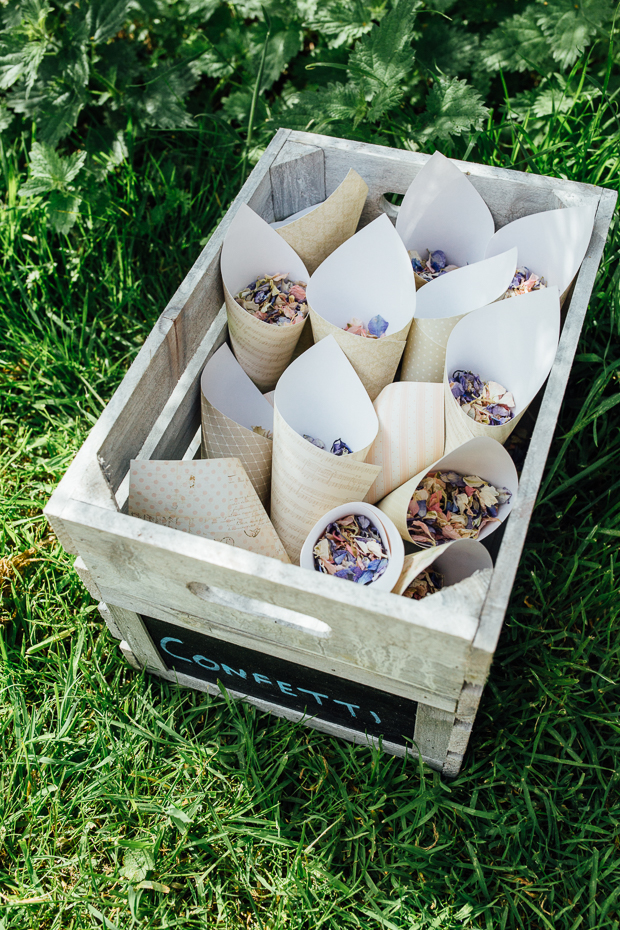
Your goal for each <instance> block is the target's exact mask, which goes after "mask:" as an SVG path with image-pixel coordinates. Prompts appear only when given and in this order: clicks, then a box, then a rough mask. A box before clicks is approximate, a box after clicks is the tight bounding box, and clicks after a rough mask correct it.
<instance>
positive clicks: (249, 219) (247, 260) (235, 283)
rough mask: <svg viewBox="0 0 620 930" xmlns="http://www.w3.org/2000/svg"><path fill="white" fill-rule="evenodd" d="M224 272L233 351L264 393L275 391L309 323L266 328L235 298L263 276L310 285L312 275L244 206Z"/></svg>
mask: <svg viewBox="0 0 620 930" xmlns="http://www.w3.org/2000/svg"><path fill="white" fill-rule="evenodd" d="M220 267H221V271H222V281H223V284H224V297H225V300H226V311H227V315H228V330H229V333H230V341H231V343H232V347H233V351H234V353H235V355H236V357H237V359H238V361H239V364H240V365H241V367H242V368H243V370H244V371H245V372H246V373H247V374H248V375H249V376H250V378H251V379H252V381H253V382H254V384H256V386H257V387H258V388H260V390H261V391H263V392H264V391H271V390H273V388H274V387H275V385H276V382H277V380H278V378H279V377H280V375H281V374H282V372H283V371H284V369H285V368H286V366H287V365H288V364H289V362H290V360H291V358H292V355H293V352H294V351H295V346H296V345H297V341H298V340H299V337H300V336H301V333H302V330H303V327H304V326H305V324H306V322H307V319H306V320H304V322H303V323H296V324H294V325H290V326H276V325H274V324H272V323H265V321H264V320H257V319H256V317H254V316H252V315H251V314H250V313H248V312H247V311H246V310H244V309H243V308H242V307H240V306H239V304H238V303H237V302H236V300H235V294H238V293H239V291H241V290H243V289H244V288H245V287H247V286H248V284H250V283H251V282H252V281H255V280H256V278H257V277H262V276H263V275H265V274H277V273H278V272H281V273H284V274H287V275H288V276H289V278H290V279H291V280H292V281H304V282H306V284H307V283H308V281H309V279H310V275H309V274H308V270H307V268H306V266H305V265H304V263H303V262H302V260H301V259H300V258H299V256H298V255H297V253H296V252H295V251H294V250H293V249H292V248H291V247H290V245H289V244H288V243H287V242H285V241H284V239H282V237H281V236H279V235H278V233H277V232H276V231H275V230H274V229H272V228H271V227H270V226H269V224H268V223H266V222H265V221H264V220H263V219H261V218H260V216H258V215H257V214H256V213H254V211H253V210H251V209H250V207H248V206H247V205H246V204H241V205H240V206H239V209H238V211H237V213H236V215H235V217H234V219H233V221H232V223H231V224H230V227H229V229H228V232H227V234H226V238H225V239H224V244H223V246H222V256H221V259H220Z"/></svg>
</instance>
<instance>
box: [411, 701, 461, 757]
mask: <svg viewBox="0 0 620 930" xmlns="http://www.w3.org/2000/svg"><path fill="white" fill-rule="evenodd" d="M453 730H454V714H453V713H449V712H447V711H445V710H440V709H439V708H437V707H431V706H430V705H428V704H419V705H418V712H417V714H416V722H415V733H414V737H413V738H414V740H415V743H416V746H417V747H418V749H419V750H420V752H421V754H422V758H430V759H437V760H441V761H442V763H443V760H445V758H446V752H447V751H448V744H449V742H450V738H451V735H452V731H453Z"/></svg>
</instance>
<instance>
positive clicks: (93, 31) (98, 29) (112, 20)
mask: <svg viewBox="0 0 620 930" xmlns="http://www.w3.org/2000/svg"><path fill="white" fill-rule="evenodd" d="M128 15H129V11H128V6H127V3H126V2H125V0H89V3H88V6H87V16H88V27H89V28H88V33H89V37H90V39H91V41H92V42H96V43H98V42H107V41H108V40H109V39H112V38H113V37H114V36H115V35H117V33H118V32H120V30H121V28H122V27H123V25H124V24H125V22H126V21H127V18H128Z"/></svg>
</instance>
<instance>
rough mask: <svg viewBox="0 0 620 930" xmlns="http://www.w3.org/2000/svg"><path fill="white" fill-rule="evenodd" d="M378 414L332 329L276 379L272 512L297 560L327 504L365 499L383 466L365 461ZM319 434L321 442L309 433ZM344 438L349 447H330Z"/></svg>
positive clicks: (277, 528) (317, 435)
mask: <svg viewBox="0 0 620 930" xmlns="http://www.w3.org/2000/svg"><path fill="white" fill-rule="evenodd" d="M378 425H379V424H378V421H377V415H376V413H375V411H374V409H373V406H372V403H371V402H370V399H369V397H368V394H367V393H366V391H365V390H364V386H363V384H362V383H361V381H360V380H359V378H358V377H357V375H356V374H355V371H354V370H353V368H352V366H351V364H350V362H349V361H348V360H347V358H346V356H345V355H344V353H343V352H342V350H341V349H340V348H339V346H338V344H337V343H336V341H335V339H333V338H331V337H329V336H328V337H327V339H323V340H322V341H321V342H319V343H317V344H316V345H315V346H313V347H312V348H311V349H308V351H307V352H305V353H304V354H303V355H302V356H300V358H298V359H296V361H295V362H293V364H292V365H290V366H289V368H287V370H286V371H285V372H284V374H283V375H282V377H281V378H280V380H279V381H278V385H277V387H276V396H275V415H274V431H273V463H272V471H271V519H272V520H273V524H274V526H275V527H276V531H277V532H278V535H279V536H280V538H281V539H282V542H283V543H284V547H285V549H286V551H287V552H288V554H289V556H290V558H291V561H293V562H295V563H297V562H298V560H299V554H300V552H301V548H302V546H303V544H304V540H305V538H306V536H307V535H308V533H309V532H310V530H311V528H312V527H313V526H314V524H315V523H316V521H317V520H318V519H319V518H320V517H321V516H322V515H323V514H325V513H327V511H328V510H331V509H332V508H333V507H337V506H338V505H339V504H346V503H347V502H349V501H358V500H362V499H363V498H364V496H365V495H366V493H367V491H368V489H369V487H370V486H371V484H372V483H373V481H374V480H375V478H376V477H377V474H378V472H379V467H378V466H375V465H367V464H366V462H365V461H364V459H365V457H366V454H367V453H368V450H369V448H370V446H371V444H372V442H373V440H374V439H375V436H376V435H377V429H378ZM304 434H307V435H309V436H312V437H313V438H315V439H321V440H322V441H323V442H324V443H325V445H326V447H327V449H319V448H317V447H316V446H314V445H313V444H312V443H310V442H308V441H307V440H306V439H304V438H303V435H304ZM336 439H342V440H344V442H346V443H347V445H348V446H349V447H350V448H351V449H352V450H353V453H352V454H351V455H344V456H337V455H332V454H331V453H330V452H329V451H328V450H329V448H330V447H331V444H332V442H333V441H334V440H336Z"/></svg>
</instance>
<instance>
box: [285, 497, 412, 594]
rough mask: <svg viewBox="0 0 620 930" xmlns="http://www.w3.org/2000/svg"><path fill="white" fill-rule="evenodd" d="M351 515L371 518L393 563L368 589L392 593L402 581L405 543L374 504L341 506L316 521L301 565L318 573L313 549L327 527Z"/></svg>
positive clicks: (301, 559) (302, 554) (302, 552)
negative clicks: (395, 586) (399, 581)
mask: <svg viewBox="0 0 620 930" xmlns="http://www.w3.org/2000/svg"><path fill="white" fill-rule="evenodd" d="M350 513H352V514H355V515H362V516H364V517H368V519H369V520H370V521H371V522H372V523H373V525H374V526H375V527H376V529H377V530H378V531H379V535H380V536H381V540H382V542H383V547H384V549H385V551H386V552H387V553H388V556H389V560H390V561H389V564H388V567H387V568H386V570H385V571H384V573H383V574H382V575H381V577H380V578H378V579H377V580H376V581H373V582H372V583H371V584H369V585H367V587H369V588H372V590H373V591H379V590H382V591H391V590H392V588H393V587H394V585H395V584H396V583H397V581H398V579H399V578H400V575H401V572H402V567H403V562H404V559H405V547H404V546H403V541H402V539H401V538H400V535H399V532H398V530H397V529H396V527H395V526H394V524H393V523H392V521H391V520H390V518H389V517H387V516H386V515H385V514H384V513H382V512H381V511H380V510H379V509H378V508H377V507H373V506H372V504H367V503H365V502H362V501H354V502H353V503H347V504H340V506H339V507H334V508H333V509H332V510H330V511H329V513H326V514H323V516H322V517H320V518H319V519H318V520H317V522H316V523H315V524H314V526H313V527H312V529H311V530H310V532H309V533H308V535H307V537H306V540H305V542H304V544H303V547H302V550H301V555H300V558H299V564H300V566H301V568H307V569H310V571H312V572H314V571H316V568H315V565H314V546H315V544H316V542H317V540H318V539H319V537H320V536H322V535H323V532H324V530H325V528H326V527H327V526H328V524H330V523H333V522H334V520H340V519H341V518H342V517H346V516H347V515H348V514H350ZM321 574H322V573H321ZM341 580H342V579H340V578H339V579H338V581H341ZM353 583H354V582H351V581H349V584H353Z"/></svg>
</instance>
